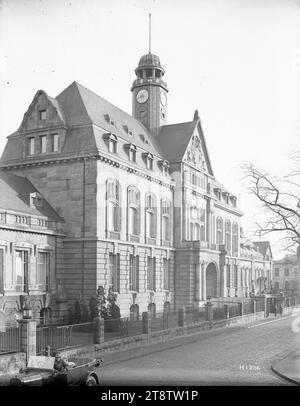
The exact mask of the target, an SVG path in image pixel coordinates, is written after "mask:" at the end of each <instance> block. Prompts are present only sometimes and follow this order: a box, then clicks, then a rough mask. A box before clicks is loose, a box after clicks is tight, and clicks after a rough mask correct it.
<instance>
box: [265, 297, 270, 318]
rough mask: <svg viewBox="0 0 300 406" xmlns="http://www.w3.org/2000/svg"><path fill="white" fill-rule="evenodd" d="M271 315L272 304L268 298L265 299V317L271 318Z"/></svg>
mask: <svg viewBox="0 0 300 406" xmlns="http://www.w3.org/2000/svg"><path fill="white" fill-rule="evenodd" d="M269 314H270V302H269V300H268V298H267V297H266V298H265V317H269Z"/></svg>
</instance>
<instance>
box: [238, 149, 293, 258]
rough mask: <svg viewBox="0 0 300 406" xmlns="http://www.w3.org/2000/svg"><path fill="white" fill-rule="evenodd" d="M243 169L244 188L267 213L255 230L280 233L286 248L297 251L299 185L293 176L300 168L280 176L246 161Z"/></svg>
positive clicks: (262, 232) (260, 234) (258, 232)
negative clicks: (277, 176)
mask: <svg viewBox="0 0 300 406" xmlns="http://www.w3.org/2000/svg"><path fill="white" fill-rule="evenodd" d="M298 159H299V160H300V158H299V157H298ZM243 172H244V180H245V181H246V184H247V189H248V190H249V191H250V193H251V194H253V195H254V196H256V197H257V198H258V200H259V201H260V202H261V204H262V207H263V208H264V210H265V213H266V220H265V221H263V223H261V222H257V223H256V226H257V234H258V235H259V236H262V235H266V234H269V233H274V232H278V233H281V235H282V236H283V237H282V240H285V242H286V248H287V249H288V248H294V249H295V248H296V249H297V250H298V255H299V253H300V198H299V197H300V185H299V184H298V183H297V178H296V180H295V176H297V175H298V176H299V174H300V170H296V171H295V172H294V173H293V174H290V175H287V176H285V177H284V178H282V179H280V178H276V177H275V176H272V175H271V174H269V173H267V172H264V171H260V170H258V169H256V168H255V167H254V166H253V165H252V164H249V165H245V166H244V167H243Z"/></svg>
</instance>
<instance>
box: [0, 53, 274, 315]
mask: <svg viewBox="0 0 300 406" xmlns="http://www.w3.org/2000/svg"><path fill="white" fill-rule="evenodd" d="M164 73H165V72H164V69H163V68H162V66H161V64H160V60H159V58H158V57H157V56H156V55H154V54H152V53H148V54H146V55H144V56H143V57H142V58H141V59H140V61H139V64H138V67H137V68H136V70H135V74H136V78H135V80H134V82H133V84H132V87H131V91H132V116H131V115H129V114H127V113H125V112H124V111H122V110H120V109H119V108H117V107H116V106H114V105H112V104H111V103H109V102H107V101H106V100H104V99H102V98H101V97H100V96H98V95H96V94H95V93H93V92H92V91H90V90H88V89H86V88H85V87H83V86H82V85H80V84H78V83H76V82H73V83H72V84H71V85H70V86H69V87H67V88H66V89H65V90H63V91H62V92H61V93H60V94H59V95H58V96H57V97H56V98H52V97H50V96H48V95H47V94H46V92H44V91H43V90H39V91H38V92H37V93H36V95H35V96H34V98H33V101H32V103H31V104H30V106H29V108H28V110H27V112H26V113H25V115H24V118H23V121H22V123H21V125H20V127H19V129H18V130H17V131H16V132H15V133H13V134H11V135H10V136H9V137H8V140H7V144H6V147H5V150H4V152H3V155H2V158H1V161H0V165H1V170H2V174H3V175H2V176H4V177H6V178H5V179H8V177H9V176H10V177H12V179H18V184H22V182H20V179H24V185H25V184H26V185H31V186H30V187H31V188H32V190H34V191H36V193H37V194H38V196H40V199H41V203H40V204H41V206H40V207H44V206H43V205H44V204H45V205H49V207H50V206H51V207H52V208H53V213H54V210H55V219H56V222H57V224H61V225H62V226H61V227H62V228H61V232H59V233H58V234H57V237H55V236H56V234H55V231H52V232H51V233H50V234H49V233H46V228H45V229H44V231H45V232H44V233H42V232H40V229H39V231H36V230H34V227H33V226H32V224H33V223H32V222H31V221H32V218H33V217H34V216H33V214H34V213H32V212H31V210H29V207H30V208H32V207H33V206H31V203H30V201H29V200H28V201H26V202H25V201H24V205H26V207H22V210H21V211H23V212H24V214H26V216H27V218H28V222H29V224H30V225H29V224H28V227H26V226H24V233H23V234H15V235H16V237H12V235H13V234H10V235H8V234H7V228H9V227H12V228H16V229H18V227H19V225H20V224H19V223H18V220H17V216H18V213H17V210H15V211H16V213H14V212H11V213H14V214H15V221H11V222H10V223H9V222H7V221H8V220H7V213H8V211H9V210H14V208H13V207H8V206H7V204H6V203H5V202H4V203H1V201H0V203H1V222H0V252H2V254H1V255H2V257H1V258H3V259H2V262H0V267H1V268H0V275H1V280H2V281H3V282H2V285H1V293H0V295H2V300H4V299H3V298H5V297H7V296H8V295H15V296H16V297H18V295H20V293H21V291H22V294H23V295H30V297H31V298H33V299H34V295H35V294H37V293H46V292H48V293H50V307H51V306H52V308H53V309H54V308H57V306H58V305H59V293H61V292H63V293H64V295H65V297H66V300H67V303H68V306H69V307H70V308H71V307H72V306H73V305H74V302H75V301H76V300H78V299H79V298H80V300H81V301H85V302H86V303H88V301H89V299H90V298H91V297H92V296H94V295H95V293H96V289H97V287H98V286H99V285H101V286H104V287H105V288H106V289H107V288H108V287H110V286H111V287H112V288H113V290H114V291H115V292H116V293H117V294H118V305H119V306H120V309H121V313H122V315H124V316H126V315H128V314H129V313H130V312H131V313H133V314H135V315H136V314H137V313H138V312H139V313H141V312H143V311H145V310H148V309H150V310H151V311H153V312H154V311H162V310H163V309H164V307H171V308H177V307H179V306H187V305H192V306H201V305H202V304H203V303H204V301H205V300H206V299H207V297H213V298H216V297H224V296H231V297H235V296H247V295H248V294H249V293H250V292H253V293H254V292H261V291H262V290H263V289H264V288H265V280H266V279H267V282H269V279H270V267H271V253H268V254H266V250H265V247H264V248H263V249H261V248H262V247H261V246H260V245H259V244H258V243H256V245H255V244H254V245H253V244H252V245H251V244H249V243H247V242H245V244H244V245H242V247H241V243H242V242H243V241H242V239H241V235H240V230H241V225H240V220H241V217H242V212H241V210H240V209H239V208H238V206H237V198H236V197H235V196H234V195H233V194H232V193H230V192H229V191H228V190H227V189H226V188H225V187H224V186H222V185H221V184H220V183H219V182H218V180H217V179H216V178H215V175H214V172H213V168H212V163H211V161H210V158H209V153H208V150H207V147H206V142H205V137H204V134H203V131H202V128H201V122H200V118H199V114H198V111H197V110H196V111H195V113H194V115H193V118H192V120H191V121H189V122H185V123H178V124H171V125H168V124H167V102H168V97H167V94H168V88H167V84H166V83H165V82H164V80H163V76H164ZM3 179H4V178H3ZM4 181H5V182H6V180H4ZM7 182H8V181H7ZM29 189H30V188H29ZM30 190H31V189H30ZM16 191H17V193H19V192H18V190H16ZM1 193H2V186H1ZM19 196H20V195H19ZM32 216H33V217H32ZM48 220H49V219H48V218H47V221H48ZM26 221H27V220H26ZM47 224H48V223H47ZM25 228H26V229H25ZM22 229H23V228H22ZM18 232H19V231H17V230H16V231H14V233H18ZM55 238H56V240H55ZM11 239H13V240H15V239H16V240H17V241H18V242H21V241H24V242H25V243H26V244H28V245H27V248H26V249H28V250H29V251H28V252H29V253H30V254H28V255H30V256H31V262H29V261H28V262H27V263H26V265H25V262H26V261H27V259H26V258H27V257H24V258H23V257H22V258H21V259H20V258H19V257H18V255H19V254H18V249H16V250H14V249H13V248H12V249H10V250H9V249H8V248H6V247H8V246H9V244H10V242H11ZM44 243H45V244H46V245H45V246H44V250H45V252H48V249H49V252H50V253H51V252H54V253H55V254H53V257H55V266H52V265H51V266H50V267H49V272H50V276H49V277H50V280H52V281H53V282H52V283H50V284H49V283H48V284H44V285H43V289H42V291H40V290H39V291H38V292H36V291H34V290H33V289H32V288H31V283H32V282H31V281H32V276H31V275H32V274H34V273H35V272H36V269H37V270H38V272H39V269H40V268H39V267H36V266H35V265H34V264H35V262H36V261H37V262H36V263H38V261H39V260H38V255H39V254H38V253H39V248H38V247H39V244H44ZM47 244H48V245H47ZM47 247H48V248H47ZM268 249H269V248H267V250H268ZM1 250H2V251H1ZM21 251H22V250H21ZM25 251H26V250H24V252H25ZM20 255H23V254H20ZM46 255H47V254H46ZM49 255H50V254H49ZM51 255H52V254H51ZM51 255H50V256H51ZM16 261H19V262H20V261H21V262H20V263H21V269H23V271H22V272H23V274H22V275H23V276H22V277H23V280H24V281H25V282H24V283H23V284H22V286H23V288H22V289H23V290H22V289H21V288H20V289H19V288H18V289H17V287H16V285H15V286H12V285H11V283H10V281H11V277H12V273H13V272H15V271H14V266H15V265H14V264H15V263H16ZM22 261H23V262H22ZM53 261H54V260H53ZM53 263H54V262H53ZM37 277H38V276H37ZM51 278H52V279H51ZM55 281H56V283H55ZM262 281H264V282H263V283H262ZM33 299H32V300H33Z"/></svg>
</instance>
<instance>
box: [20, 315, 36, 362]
mask: <svg viewBox="0 0 300 406" xmlns="http://www.w3.org/2000/svg"><path fill="white" fill-rule="evenodd" d="M18 323H19V325H20V329H21V351H23V352H25V353H26V363H28V361H29V357H30V356H31V355H36V320H32V319H20V320H18Z"/></svg>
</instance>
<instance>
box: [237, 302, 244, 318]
mask: <svg viewBox="0 0 300 406" xmlns="http://www.w3.org/2000/svg"><path fill="white" fill-rule="evenodd" d="M238 308H239V315H240V316H243V314H244V308H243V302H239V303H238Z"/></svg>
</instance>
